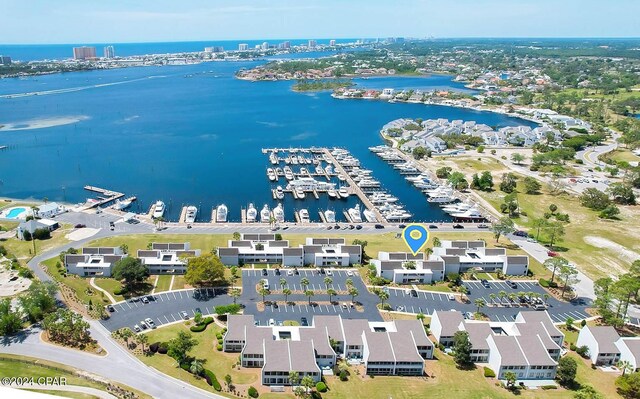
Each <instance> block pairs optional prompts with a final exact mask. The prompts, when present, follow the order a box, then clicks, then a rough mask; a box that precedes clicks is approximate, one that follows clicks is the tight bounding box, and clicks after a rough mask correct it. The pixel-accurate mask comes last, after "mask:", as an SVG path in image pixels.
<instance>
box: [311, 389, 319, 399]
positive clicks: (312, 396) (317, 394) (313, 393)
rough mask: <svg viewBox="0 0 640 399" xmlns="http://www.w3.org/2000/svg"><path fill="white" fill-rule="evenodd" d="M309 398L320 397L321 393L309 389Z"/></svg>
mask: <svg viewBox="0 0 640 399" xmlns="http://www.w3.org/2000/svg"><path fill="white" fill-rule="evenodd" d="M311 399H322V395H320V392H318V391H311Z"/></svg>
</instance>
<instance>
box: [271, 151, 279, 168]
mask: <svg viewBox="0 0 640 399" xmlns="http://www.w3.org/2000/svg"><path fill="white" fill-rule="evenodd" d="M269 161H271V164H273V165H277V164H278V155H277V154H276V152H275V151H272V152H271V154H270V155H269Z"/></svg>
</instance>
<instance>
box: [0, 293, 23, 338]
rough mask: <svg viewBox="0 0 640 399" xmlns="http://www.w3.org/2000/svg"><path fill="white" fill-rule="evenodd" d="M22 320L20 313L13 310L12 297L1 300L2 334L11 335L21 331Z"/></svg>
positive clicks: (0, 327) (0, 331)
mask: <svg viewBox="0 0 640 399" xmlns="http://www.w3.org/2000/svg"><path fill="white" fill-rule="evenodd" d="M21 328H22V320H21V318H20V313H19V312H17V311H15V312H14V311H12V309H11V298H4V299H3V300H2V301H0V335H3V336H4V335H11V334H13V333H16V332H18V331H20V329H21Z"/></svg>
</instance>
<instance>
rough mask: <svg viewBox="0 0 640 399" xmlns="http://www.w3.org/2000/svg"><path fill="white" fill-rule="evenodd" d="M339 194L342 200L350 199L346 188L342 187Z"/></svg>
mask: <svg viewBox="0 0 640 399" xmlns="http://www.w3.org/2000/svg"><path fill="white" fill-rule="evenodd" d="M338 194H340V197H341V198H348V197H349V190H347V188H346V187H344V186H342V187H340V190H338Z"/></svg>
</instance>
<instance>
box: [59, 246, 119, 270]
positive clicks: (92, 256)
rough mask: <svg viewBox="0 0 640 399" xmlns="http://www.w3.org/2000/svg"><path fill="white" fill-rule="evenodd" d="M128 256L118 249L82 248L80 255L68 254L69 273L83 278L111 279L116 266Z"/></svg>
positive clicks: (65, 263) (67, 267) (65, 259)
mask: <svg viewBox="0 0 640 399" xmlns="http://www.w3.org/2000/svg"><path fill="white" fill-rule="evenodd" d="M125 256H126V255H125V254H123V253H122V250H121V249H120V248H117V247H92V248H82V253H80V254H66V255H65V257H64V265H65V267H66V269H67V273H71V274H77V275H78V276H82V277H111V272H112V271H113V266H114V264H115V263H116V262H117V261H119V260H120V259H122V258H124V257H125Z"/></svg>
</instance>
